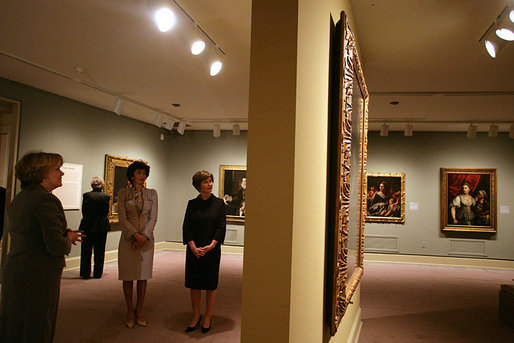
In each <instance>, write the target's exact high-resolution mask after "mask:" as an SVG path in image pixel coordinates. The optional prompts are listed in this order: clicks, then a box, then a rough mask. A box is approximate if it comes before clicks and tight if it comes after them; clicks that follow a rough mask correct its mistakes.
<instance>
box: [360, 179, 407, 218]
mask: <svg viewBox="0 0 514 343" xmlns="http://www.w3.org/2000/svg"><path fill="white" fill-rule="evenodd" d="M370 177H377V178H379V181H380V179H385V180H386V181H387V179H391V178H399V179H400V180H399V183H400V190H399V192H400V216H397V217H384V216H370V215H368V211H367V209H368V207H367V204H366V211H365V212H364V213H365V218H366V222H367V223H405V173H366V181H368V179H369V178H370ZM368 186H369V183H368ZM371 186H372V185H371ZM371 186H370V187H371Z"/></svg>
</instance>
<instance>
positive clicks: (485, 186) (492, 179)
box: [441, 168, 497, 233]
mask: <svg viewBox="0 0 514 343" xmlns="http://www.w3.org/2000/svg"><path fill="white" fill-rule="evenodd" d="M496 229H497V228H496V169H457V168H441V230H442V231H468V232H491V233H495V232H496Z"/></svg>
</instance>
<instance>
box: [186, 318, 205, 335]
mask: <svg viewBox="0 0 514 343" xmlns="http://www.w3.org/2000/svg"><path fill="white" fill-rule="evenodd" d="M201 320H202V316H200V318H199V319H198V321H197V322H196V325H195V326H188V327H187V328H186V332H191V331H195V330H196V328H197V327H198V324H200V321H201ZM202 329H203V328H202Z"/></svg>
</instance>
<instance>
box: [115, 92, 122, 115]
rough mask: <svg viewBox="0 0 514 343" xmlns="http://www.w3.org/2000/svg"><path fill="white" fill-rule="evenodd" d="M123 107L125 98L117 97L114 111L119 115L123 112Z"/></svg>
mask: <svg viewBox="0 0 514 343" xmlns="http://www.w3.org/2000/svg"><path fill="white" fill-rule="evenodd" d="M122 107H123V100H121V99H120V97H119V96H118V97H116V101H115V102H114V109H113V111H114V113H116V114H117V115H120V114H121V108H122Z"/></svg>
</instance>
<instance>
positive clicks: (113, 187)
mask: <svg viewBox="0 0 514 343" xmlns="http://www.w3.org/2000/svg"><path fill="white" fill-rule="evenodd" d="M135 161H137V159H133V158H127V157H120V156H114V155H108V154H105V170H104V181H105V193H107V194H109V195H110V196H111V200H110V201H109V222H110V223H118V222H119V219H118V211H117V210H116V208H117V205H118V201H117V200H118V199H117V198H118V191H119V190H120V189H121V188H123V187H127V186H128V185H129V183H128V180H127V168H128V166H129V165H130V164H131V163H132V162H135ZM142 162H144V161H142ZM144 163H146V162H144Z"/></svg>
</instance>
